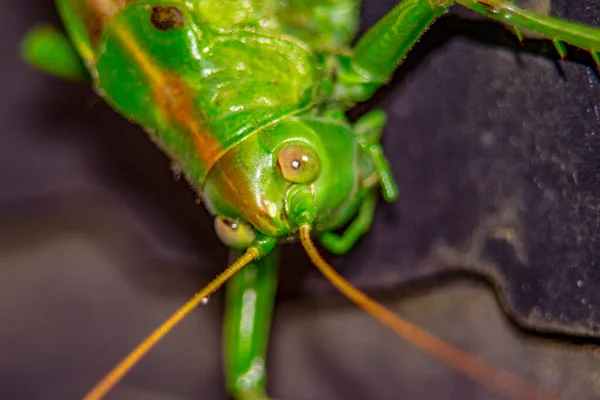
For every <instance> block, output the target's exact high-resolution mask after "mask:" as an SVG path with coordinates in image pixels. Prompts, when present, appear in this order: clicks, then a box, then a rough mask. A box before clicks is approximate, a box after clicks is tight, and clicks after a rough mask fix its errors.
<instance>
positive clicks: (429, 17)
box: [334, 0, 600, 107]
mask: <svg viewBox="0 0 600 400" xmlns="http://www.w3.org/2000/svg"><path fill="white" fill-rule="evenodd" d="M453 5H461V6H463V7H466V8H468V9H470V10H472V11H475V12H477V13H479V14H481V15H484V16H486V17H488V18H491V19H494V20H496V21H499V22H501V23H503V24H505V25H508V26H510V27H512V29H514V32H515V34H516V35H517V37H518V38H519V39H521V40H522V39H523V37H524V35H523V30H527V31H530V32H534V33H535V34H536V35H537V36H538V37H541V38H546V39H548V40H551V41H552V42H553V43H554V46H555V47H556V50H557V51H558V53H559V55H560V56H561V57H565V56H566V51H567V50H566V46H565V43H566V44H569V45H572V46H576V47H579V48H581V49H583V50H585V51H587V52H589V53H590V54H591V56H592V57H593V59H594V61H595V62H596V64H598V65H600V28H595V27H592V26H586V25H582V24H578V23H575V22H571V21H565V20H563V19H559V18H554V17H550V16H545V15H540V14H536V13H535V12H532V11H528V10H525V9H522V8H519V7H517V6H515V5H514V4H513V2H512V1H507V0H403V1H401V2H400V4H398V5H397V6H396V7H394V8H393V9H392V11H390V12H389V13H388V14H387V15H385V16H384V17H383V18H382V19H380V20H379V21H378V22H377V23H376V24H375V25H374V26H373V27H371V29H369V30H368V31H367V32H366V33H365V34H364V35H363V36H362V37H361V38H360V39H359V40H358V42H357V44H356V46H355V47H354V49H353V50H352V53H351V54H349V55H341V56H339V58H338V66H339V68H338V81H337V86H336V88H335V99H334V100H337V101H338V102H340V103H342V104H345V105H346V106H347V107H350V106H352V105H353V103H355V102H359V101H365V100H367V99H369V98H370V97H371V96H372V95H373V93H374V92H375V91H376V90H377V89H379V87H380V86H382V85H384V84H385V83H386V82H387V81H389V79H390V78H391V76H392V74H393V72H394V71H395V69H396V68H397V67H398V65H399V64H400V63H401V62H402V60H403V59H404V58H405V57H406V55H407V54H408V52H409V51H410V50H411V49H412V47H413V46H414V45H415V43H416V42H417V41H418V40H419V38H420V37H421V36H422V35H423V34H424V33H425V31H426V30H427V29H428V28H429V26H430V25H431V24H432V23H433V22H434V21H435V20H436V19H437V18H439V17H440V16H442V15H444V14H445V13H446V12H447V11H448V9H449V8H450V7H451V6H453Z"/></svg>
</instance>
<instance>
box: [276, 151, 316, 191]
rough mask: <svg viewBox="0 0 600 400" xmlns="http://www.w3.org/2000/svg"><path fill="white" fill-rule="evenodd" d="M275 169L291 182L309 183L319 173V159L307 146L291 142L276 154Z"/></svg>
mask: <svg viewBox="0 0 600 400" xmlns="http://www.w3.org/2000/svg"><path fill="white" fill-rule="evenodd" d="M277 170H278V171H279V173H280V174H281V176H283V178H284V179H286V180H288V181H290V182H293V183H311V182H313V181H314V180H315V179H317V178H318V177H319V174H320V173H321V160H319V156H317V153H316V152H315V151H314V150H312V149H310V148H309V147H308V146H304V145H301V144H292V145H289V146H287V147H284V148H283V149H282V150H281V151H280V152H279V154H278V155H277Z"/></svg>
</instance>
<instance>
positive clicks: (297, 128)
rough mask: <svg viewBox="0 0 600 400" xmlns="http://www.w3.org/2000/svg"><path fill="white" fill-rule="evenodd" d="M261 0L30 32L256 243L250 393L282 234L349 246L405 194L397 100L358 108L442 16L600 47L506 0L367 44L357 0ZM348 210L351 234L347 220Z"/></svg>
mask: <svg viewBox="0 0 600 400" xmlns="http://www.w3.org/2000/svg"><path fill="white" fill-rule="evenodd" d="M242 3H243V4H242ZM255 3H256V4H254V3H253V2H247V1H246V2H235V1H231V2H216V1H204V2H202V1H198V2H181V1H162V2H157V1H152V2H150V1H116V0H115V1H110V0H104V1H102V0H88V1H85V0H79V1H78V0H62V1H58V7H59V11H60V12H61V15H62V17H63V20H64V22H65V25H66V27H67V31H68V33H69V36H70V38H71V40H72V42H73V43H74V45H75V48H76V50H74V49H73V48H72V47H71V45H70V42H69V41H68V40H66V39H65V38H64V37H63V36H61V35H60V34H58V33H57V32H55V31H51V30H47V29H44V30H36V31H34V32H33V33H32V34H31V35H30V37H29V38H28V40H27V41H26V42H25V54H26V57H27V58H28V59H29V60H30V61H31V62H32V63H33V64H35V65H38V66H40V67H42V68H43V69H46V70H48V71H49V72H52V73H55V74H57V75H60V76H63V77H67V78H74V79H87V78H88V76H91V78H92V80H93V82H94V85H95V87H96V89H97V91H98V93H100V94H101V95H102V96H103V97H105V98H106V100H107V101H108V102H109V103H110V104H111V105H112V106H113V107H114V108H116V109H117V110H118V111H119V112H121V113H122V114H123V115H124V116H126V117H127V118H129V119H131V120H133V121H134V122H136V123H138V124H140V125H142V126H143V127H144V128H145V129H146V130H147V131H148V132H149V134H150V135H151V137H153V138H154V139H155V140H156V141H157V142H158V143H159V145H160V147H161V148H163V149H164V150H165V151H166V152H167V153H168V154H169V155H170V156H171V157H172V158H173V159H174V160H176V162H177V163H178V164H179V165H180V166H181V168H182V171H183V173H184V175H185V176H186V178H187V180H188V181H189V182H190V184H191V185H192V186H193V187H194V188H195V189H196V190H197V191H198V193H199V195H200V196H201V197H202V199H203V200H204V202H205V204H206V206H207V207H208V209H209V211H210V212H211V213H212V214H213V215H215V228H216V231H217V234H218V235H219V237H220V238H221V239H222V240H223V242H224V243H225V244H226V245H228V246H229V247H231V248H232V249H234V251H237V250H247V253H246V257H245V258H242V260H243V261H244V263H249V264H250V265H247V266H246V267H245V268H247V269H249V268H253V269H255V270H256V271H257V274H256V275H255V278H254V280H252V281H248V280H242V277H241V276H238V275H234V276H233V277H232V278H231V284H230V290H229V292H228V302H229V307H228V311H227V313H228V317H227V329H226V342H227V345H228V354H227V357H228V360H229V367H228V370H227V373H228V382H227V386H228V389H229V391H230V392H231V393H232V395H234V396H236V397H239V398H252V397H249V396H255V398H261V397H264V384H265V377H264V374H258V375H256V374H255V375H249V374H248V372H249V371H250V370H252V368H253V366H255V363H256V360H261V361H262V360H263V359H264V354H265V351H266V342H267V336H268V335H267V334H268V324H269V320H270V314H271V308H272V301H273V285H274V282H273V280H274V278H275V274H274V273H273V270H274V268H275V267H276V264H277V258H276V257H277V252H276V251H275V250H274V248H275V247H276V246H277V244H278V243H279V242H285V241H287V240H289V239H293V238H297V237H298V235H299V233H300V231H302V232H304V242H305V245H306V246H307V247H308V248H309V249H311V250H310V254H311V258H313V260H318V255H316V254H315V252H314V250H313V249H312V247H311V244H310V242H309V241H308V230H312V231H313V232H315V233H318V235H319V240H320V241H321V243H322V244H323V245H324V246H325V247H326V248H327V249H328V250H330V251H332V252H334V253H344V252H346V251H347V250H349V249H350V248H351V247H352V246H353V245H354V243H355V242H356V241H357V240H358V239H359V238H360V236H361V235H362V234H364V233H365V232H366V231H367V230H368V228H369V226H370V223H371V220H372V216H373V212H374V209H375V202H376V192H377V190H379V188H381V190H382V194H383V197H384V199H385V200H387V201H393V200H394V199H395V197H396V195H397V189H396V185H395V183H394V180H393V178H392V176H391V173H390V171H389V167H388V165H387V161H386V160H385V158H384V156H383V150H382V148H381V146H380V145H379V137H380V134H381V130H382V128H383V125H384V123H385V115H384V114H383V113H381V112H379V111H373V112H371V113H369V114H367V115H365V116H364V117H363V118H362V119H360V120H359V121H357V122H356V123H354V124H352V123H350V122H349V120H348V119H347V118H346V116H345V114H344V112H345V111H347V110H348V109H349V108H350V107H352V106H353V105H354V104H355V103H357V102H360V101H364V100H367V99H368V98H370V97H371V96H372V95H373V93H374V92H375V91H376V90H377V89H378V88H379V87H380V86H381V85H383V84H385V83H386V82H387V81H388V80H389V79H390V77H391V74H392V73H393V72H394V70H395V69H396V67H397V65H398V64H399V63H400V62H401V61H402V60H403V59H404V57H405V56H406V55H407V53H408V52H409V50H410V49H411V48H412V46H413V45H414V43H415V42H416V41H417V40H418V39H419V38H420V37H421V35H422V34H423V33H424V32H425V30H426V29H427V28H428V27H429V25H430V24H431V23H433V22H434V21H435V20H436V19H437V18H438V17H440V16H442V15H443V14H444V13H446V11H447V9H448V8H449V7H450V6H452V5H454V4H460V5H462V6H464V7H466V8H469V9H471V10H473V11H475V12H478V13H480V14H482V15H484V16H487V17H489V18H492V19H496V20H499V21H501V22H504V23H507V24H509V25H511V26H512V27H513V29H514V30H515V33H516V35H517V36H518V37H519V38H522V37H523V34H524V32H525V31H533V32H536V33H537V34H539V35H541V36H543V37H546V38H549V39H551V40H553V41H554V43H555V46H556V48H557V51H558V52H559V54H561V55H564V53H565V47H564V44H563V43H568V44H571V45H574V46H577V47H580V48H582V49H584V50H586V51H589V52H590V54H591V55H592V57H593V58H594V60H596V62H599V61H600V60H599V55H598V54H599V53H598V51H600V34H599V33H598V32H597V30H595V29H593V28H589V27H584V26H581V25H577V24H574V23H569V22H565V21H561V20H557V19H553V18H549V17H543V16H538V15H535V14H533V13H531V12H529V11H526V10H522V9H519V8H517V7H515V6H513V5H512V4H510V3H509V2H506V1H497V0H494V1H492V0H486V1H476V0H458V1H450V0H448V1H446V0H408V1H406V0H405V1H402V2H401V3H400V4H399V5H398V6H397V7H396V8H394V9H393V10H392V11H391V12H390V13H389V14H388V15H387V16H386V17H384V18H383V19H382V20H380V21H379V22H378V23H377V24H376V25H375V27H373V28H372V29H371V30H370V31H369V32H367V34H365V35H364V36H363V37H362V38H361V39H360V40H359V41H358V43H357V44H356V45H355V46H354V47H353V48H350V47H349V42H350V40H351V39H352V37H353V34H354V30H355V27H356V21H357V20H356V19H357V9H358V4H357V2H355V1H331V2H319V3H325V5H326V6H328V7H329V11H330V13H329V14H328V15H329V17H323V15H322V14H318V13H317V12H315V11H314V10H315V8H314V5H313V4H310V2H306V1H297V2H288V3H286V5H282V4H283V3H281V4H280V3H279V2H273V3H272V4H271V3H270V2H255ZM321 6H323V4H321ZM234 10H235V12H234ZM238 10H241V11H238ZM291 16H294V18H292V17H291ZM334 16H335V18H334ZM315 26H316V28H317V29H314V27H315ZM81 59H82V60H83V64H85V66H86V67H87V70H86V69H84V68H82V64H81V61H80V60H81ZM232 60H233V61H232ZM346 224H349V225H348V228H347V229H346V231H345V232H344V233H343V234H342V235H341V236H338V235H336V234H334V233H333V231H334V230H336V229H338V228H340V227H342V226H344V225H346ZM232 253H233V251H232ZM255 258H257V259H256V260H254V261H252V260H253V259H255ZM244 263H242V264H235V266H236V267H240V268H241V267H242V266H243V264H244ZM315 263H316V264H317V265H320V266H323V263H322V262H321V261H315ZM229 271H230V272H231V275H233V273H234V272H235V270H234V269H230V270H229ZM225 278H229V274H227V275H224V276H222V279H220V280H218V281H217V283H216V284H214V285H212V286H210V287H209V288H208V289H207V290H206V291H202V292H201V294H200V295H199V296H197V297H196V298H195V303H196V304H197V303H198V302H200V301H201V300H202V299H203V298H204V297H205V296H206V295H208V294H210V292H211V291H214V290H216V289H217V288H218V286H220V284H222V283H223V281H224V280H225ZM249 290H253V291H254V292H255V293H257V294H258V295H257V301H256V303H255V306H254V310H252V315H254V318H255V323H254V326H255V329H254V331H253V332H251V334H250V336H249V337H250V339H251V340H250V342H251V344H252V345H251V346H243V345H242V342H243V341H242V338H241V337H240V331H239V329H238V328H239V324H240V321H241V319H242V318H244V316H245V315H247V312H248V310H247V309H244V308H242V307H241V301H242V300H241V299H242V297H243V295H244V293H247V291H249ZM363 300H364V299H363ZM366 307H367V308H372V307H375V306H372V305H367V306H366ZM190 308H191V307H188V308H187V309H188V310H189V309H190ZM450 358H451V357H450ZM448 361H450V360H448ZM482 368H483V367H482ZM482 370H483V369H482ZM121 371H124V370H123V369H122V370H121ZM471 374H475V375H477V373H476V372H473V371H471ZM118 378H120V375H119V376H117V375H113V381H116V380H118ZM101 388H106V386H101ZM102 393H103V389H102V390H100V391H99V392H94V393H93V394H92V395H91V397H90V398H94V397H96V395H97V394H102Z"/></svg>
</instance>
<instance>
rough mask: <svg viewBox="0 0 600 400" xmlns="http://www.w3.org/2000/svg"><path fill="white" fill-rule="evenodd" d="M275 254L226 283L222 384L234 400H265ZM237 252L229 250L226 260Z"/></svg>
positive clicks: (264, 258) (275, 271)
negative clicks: (224, 384) (223, 380)
mask: <svg viewBox="0 0 600 400" xmlns="http://www.w3.org/2000/svg"><path fill="white" fill-rule="evenodd" d="M278 253H279V252H278V250H277V249H274V250H273V251H272V252H270V253H269V254H268V255H266V256H265V257H263V258H261V259H259V260H255V261H253V262H252V263H250V264H248V265H247V266H246V267H244V269H243V270H242V271H240V272H238V273H237V274H235V275H234V276H233V277H232V278H231V279H230V280H229V282H228V283H227V287H226V303H225V318H224V329H223V330H224V347H225V348H224V353H225V360H224V361H225V380H226V386H227V390H228V392H229V394H230V395H231V396H232V397H233V398H234V399H236V400H268V399H269V397H268V396H267V394H266V388H265V386H266V365H265V364H266V352H267V345H268V340H269V328H270V326H271V315H272V311H273V304H274V302H275V292H276V286H277V267H278V261H279V254H278ZM239 255H240V254H239V252H237V251H235V250H231V254H230V260H231V261H235V260H236V259H238V257H239Z"/></svg>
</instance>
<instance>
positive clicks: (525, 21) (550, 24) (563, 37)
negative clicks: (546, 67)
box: [453, 0, 600, 65]
mask: <svg viewBox="0 0 600 400" xmlns="http://www.w3.org/2000/svg"><path fill="white" fill-rule="evenodd" d="M453 1H454V2H455V3H456V4H460V5H462V6H463V7H466V8H468V9H470V10H473V11H475V12H477V13H479V14H481V15H485V16H486V17H488V18H492V19H495V20H496V21H499V22H502V23H503V24H506V25H508V26H511V27H512V28H513V29H514V32H515V35H517V37H518V38H519V39H520V40H523V34H522V33H521V29H526V30H529V31H533V32H535V33H536V34H538V35H540V36H542V37H544V38H546V39H548V40H552V41H553V42H554V46H555V47H556V50H557V51H558V54H559V55H560V56H561V57H565V56H566V51H567V50H566V47H565V45H564V43H567V44H570V45H572V46H576V47H579V48H581V49H583V50H585V51H587V52H589V53H590V54H591V55H592V57H593V58H594V61H595V62H596V64H599V65H600V54H599V52H600V33H599V32H598V28H597V27H591V26H586V25H582V24H577V23H575V22H570V21H565V20H563V19H559V18H554V17H549V16H545V15H540V14H536V13H534V12H532V11H528V10H524V9H522V8H519V7H517V6H515V5H514V4H512V2H510V1H506V0H453Z"/></svg>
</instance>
